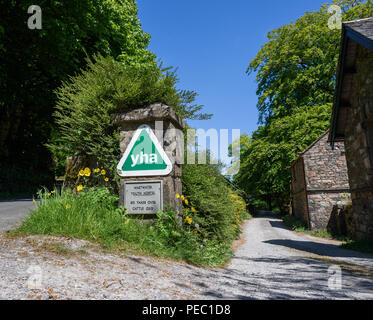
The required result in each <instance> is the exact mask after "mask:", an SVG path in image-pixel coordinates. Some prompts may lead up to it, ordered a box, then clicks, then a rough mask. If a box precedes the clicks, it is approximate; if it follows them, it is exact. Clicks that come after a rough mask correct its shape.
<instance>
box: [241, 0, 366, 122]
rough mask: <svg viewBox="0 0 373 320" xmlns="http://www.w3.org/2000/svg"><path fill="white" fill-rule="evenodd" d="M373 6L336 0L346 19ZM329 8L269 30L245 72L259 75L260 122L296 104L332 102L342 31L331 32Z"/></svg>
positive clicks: (361, 15) (288, 111)
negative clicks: (266, 38) (264, 41)
mask: <svg viewBox="0 0 373 320" xmlns="http://www.w3.org/2000/svg"><path fill="white" fill-rule="evenodd" d="M372 3H373V2H372V0H367V1H356V0H354V1H352V0H334V1H333V4H336V5H339V6H340V7H341V8H342V11H343V20H344V21H349V20H354V19H358V18H366V17H370V16H372V15H373V4H372ZM328 7H329V5H327V4H325V5H323V6H322V7H321V8H320V10H318V11H316V12H306V13H305V14H304V15H303V16H302V17H300V18H299V19H298V20H297V21H296V22H295V23H290V24H287V25H285V26H282V27H280V28H278V29H276V30H273V31H271V32H269V34H268V42H267V43H266V44H264V45H263V47H262V48H261V49H260V51H259V52H258V54H257V56H256V57H255V59H253V60H252V61H251V62H250V65H249V67H248V69H247V73H249V74H250V73H251V72H256V73H257V76H256V81H257V83H258V89H257V94H258V96H259V101H258V109H259V115H260V117H259V120H260V122H261V123H265V122H266V120H267V119H270V118H272V117H282V116H286V115H289V114H291V113H292V112H294V109H296V108H297V107H298V106H314V105H323V104H325V103H329V102H332V101H333V95H334V86H335V77H336V68H337V62H338V53H339V47H340V36H341V32H340V30H338V29H334V30H332V29H329V27H328V19H329V18H330V17H331V15H330V14H329V13H328Z"/></svg>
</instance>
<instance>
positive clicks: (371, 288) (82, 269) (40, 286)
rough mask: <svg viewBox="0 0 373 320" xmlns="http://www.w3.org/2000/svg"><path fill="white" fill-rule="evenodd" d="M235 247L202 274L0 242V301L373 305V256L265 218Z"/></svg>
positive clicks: (139, 260)
mask: <svg viewBox="0 0 373 320" xmlns="http://www.w3.org/2000/svg"><path fill="white" fill-rule="evenodd" d="M238 244H240V245H239V246H238V249H237V250H236V254H235V257H234V258H233V259H232V261H231V263H230V264H229V266H227V267H226V268H224V269H205V268H198V267H194V266H191V265H187V264H184V263H178V262H174V261H165V260H160V259H154V258H149V257H138V256H124V255H123V256H118V255H113V254H108V253H103V252H102V250H100V249H99V248H98V247H97V246H94V245H91V244H89V243H88V242H86V241H82V240H70V239H60V238H54V237H41V236H33V237H27V238H21V239H19V238H18V239H7V238H6V237H5V236H4V235H1V236H0V298H4V299H373V277H372V274H373V256H369V255H363V254H358V253H356V252H353V251H346V250H342V249H339V248H338V247H337V245H338V243H336V242H333V241H325V240H319V239H315V238H311V237H307V236H302V235H297V234H295V233H293V232H290V231H288V230H286V229H284V228H283V226H282V224H281V222H280V220H278V219H276V218H274V217H268V216H267V217H266V216H263V217H258V218H255V219H252V220H250V221H248V222H247V223H246V224H245V226H244V233H243V237H242V239H241V240H240V241H239V242H238ZM236 245H237V244H236ZM328 253H329V254H328ZM321 255H322V256H321ZM324 256H327V257H328V258H325V257H324ZM328 259H329V260H328ZM330 259H332V260H330ZM342 260H343V261H345V262H348V263H353V264H359V265H361V266H362V267H357V268H355V267H354V266H353V265H350V264H347V263H342V264H341V265H340V262H338V261H342ZM333 265H340V266H341V267H342V288H341V289H339V287H338V286H332V287H331V288H329V286H328V283H330V279H331V278H330V276H331V275H332V274H334V273H335V272H337V271H338V270H339V269H338V268H339V267H332V268H336V269H330V270H329V267H331V266H333ZM328 270H329V272H331V273H328ZM333 270H334V271H333ZM337 273H338V272H337ZM333 279H334V278H333ZM336 279H338V278H336ZM328 280H329V282H328ZM333 283H334V284H335V283H338V281H337V282H332V284H333Z"/></svg>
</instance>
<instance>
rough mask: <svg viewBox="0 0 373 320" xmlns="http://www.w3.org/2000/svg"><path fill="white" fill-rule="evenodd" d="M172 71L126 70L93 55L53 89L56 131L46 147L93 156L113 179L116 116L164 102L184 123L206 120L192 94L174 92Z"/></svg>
mask: <svg viewBox="0 0 373 320" xmlns="http://www.w3.org/2000/svg"><path fill="white" fill-rule="evenodd" d="M177 81H178V80H177V78H176V75H175V72H171V71H170V70H169V69H162V68H161V66H156V65H150V66H146V65H145V66H144V65H140V66H139V65H128V64H124V63H123V62H120V61H116V60H114V59H113V58H112V57H110V56H108V57H103V56H101V55H98V56H97V57H95V58H94V60H89V61H88V67H87V69H86V70H84V71H82V73H81V74H79V75H77V76H75V77H71V78H70V81H69V82H66V83H64V85H63V86H62V87H60V88H59V89H58V90H57V97H58V103H57V106H56V111H55V114H54V115H55V117H56V123H57V124H58V126H59V129H60V131H61V139H60V143H59V144H58V145H56V144H54V145H53V144H52V145H51V148H54V149H58V150H62V151H64V152H65V153H68V154H70V155H88V156H91V157H95V158H96V160H97V165H98V166H104V167H106V168H107V169H108V170H109V171H110V172H111V174H112V175H114V173H115V172H116V171H115V166H116V164H117V163H118V161H119V157H120V150H119V148H118V146H119V132H118V126H117V125H116V124H115V123H114V122H113V118H114V115H115V114H116V113H118V112H124V111H129V110H132V109H136V108H141V107H146V106H149V105H150V104H152V103H164V104H167V105H169V106H170V107H172V108H174V109H175V111H176V112H177V113H178V114H179V115H180V116H182V117H184V118H200V119H202V118H209V116H210V115H207V114H200V113H198V111H199V110H200V108H201V106H194V105H192V104H191V103H192V102H193V100H194V97H195V93H194V92H186V91H179V90H177V89H176V88H175V85H176V83H177Z"/></svg>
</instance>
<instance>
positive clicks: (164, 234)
mask: <svg viewBox="0 0 373 320" xmlns="http://www.w3.org/2000/svg"><path fill="white" fill-rule="evenodd" d="M179 196H180V197H183V199H184V200H183V202H184V204H185V206H186V207H188V208H191V210H189V211H188V213H187V215H184V219H183V221H182V223H180V222H179V221H178V218H177V216H176V215H175V213H174V211H173V210H172V209H171V208H168V209H166V210H164V211H163V212H159V213H158V214H157V219H156V222H155V223H154V224H147V223H144V221H142V220H139V219H134V218H129V216H128V215H127V213H126V210H125V208H123V207H122V208H118V197H117V196H116V195H113V194H111V193H110V190H109V189H108V188H107V187H91V188H88V187H83V188H79V186H78V188H77V189H75V190H71V189H63V190H62V191H60V192H58V191H50V192H49V191H47V190H45V191H43V192H39V197H40V205H38V206H36V207H35V210H34V211H33V213H32V214H31V215H30V216H28V218H27V219H26V221H24V222H23V224H22V225H21V226H20V227H19V228H18V229H17V230H16V231H15V232H14V234H15V235H19V234H48V235H55V236H67V237H72V238H79V239H86V240H89V241H93V242H97V243H99V244H101V246H102V247H104V248H107V249H111V250H120V251H121V252H128V253H136V254H139V253H142V254H149V255H152V256H158V257H164V258H172V259H176V260H184V261H187V262H189V263H192V264H195V265H203V266H220V265H224V264H225V263H226V262H227V261H228V260H229V259H230V258H231V256H232V250H231V248H230V245H231V240H232V238H234V237H232V236H229V239H230V240H227V239H221V236H219V234H217V235H213V234H211V233H209V232H205V230H207V228H206V227H205V226H202V225H201V227H199V226H198V224H197V223H196V221H197V220H198V218H197V215H198V213H197V210H196V209H194V207H192V206H191V203H192V201H191V202H188V200H187V198H184V195H179ZM199 200H200V199H199ZM180 201H182V200H181V199H180ZM235 201H236V202H234V203H235V204H236V203H237V204H238V205H237V204H236V206H235V210H236V211H237V212H239V213H240V214H241V215H243V212H241V210H242V208H243V206H242V202H240V201H239V200H238V199H235ZM241 201H242V200H241ZM229 215H231V213H229V212H226V216H229ZM186 217H188V218H186ZM237 222H238V220H237ZM222 229H224V230H225V228H222ZM221 234H222V235H228V234H227V233H226V232H222V233H221Z"/></svg>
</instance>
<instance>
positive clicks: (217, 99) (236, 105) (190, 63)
mask: <svg viewBox="0 0 373 320" xmlns="http://www.w3.org/2000/svg"><path fill="white" fill-rule="evenodd" d="M328 2H330V1H327V0H281V1H278V0H258V1H252V0H232V1H226V0H225V1H223V0H138V8H139V15H138V16H139V18H140V21H141V23H142V27H143V30H144V31H146V32H148V33H149V34H150V35H151V37H152V39H151V43H150V49H151V50H152V51H153V52H154V53H155V54H156V55H157V56H158V58H160V59H162V61H163V63H164V66H174V67H178V76H179V78H180V83H179V85H178V87H179V88H182V89H189V90H194V91H196V92H197V93H198V94H199V97H198V98H197V103H198V104H202V105H204V106H205V109H204V110H205V111H206V112H208V113H213V114H214V116H213V118H212V119H211V120H204V121H190V122H189V123H190V124H191V125H192V126H193V127H196V128H203V129H206V130H207V129H209V128H215V129H240V130H241V133H249V134H250V133H251V132H252V131H254V130H256V128H257V127H258V125H257V122H258V112H257V108H256V103H257V96H256V83H255V75H251V76H248V75H247V74H246V73H245V71H246V69H247V66H248V65H249V63H250V61H251V60H252V59H253V58H254V57H255V56H256V53H257V52H258V50H259V49H260V47H261V46H262V45H263V44H264V43H265V42H266V40H267V37H266V36H267V33H268V32H269V31H270V30H273V29H276V28H278V27H280V26H281V25H284V24H288V23H290V22H292V21H295V20H296V19H297V18H298V17H300V16H301V15H303V13H304V12H305V11H314V10H317V9H318V8H319V7H320V6H321V5H322V4H324V3H328Z"/></svg>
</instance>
